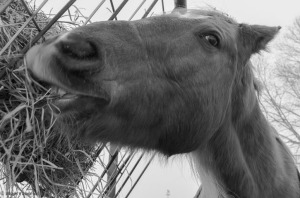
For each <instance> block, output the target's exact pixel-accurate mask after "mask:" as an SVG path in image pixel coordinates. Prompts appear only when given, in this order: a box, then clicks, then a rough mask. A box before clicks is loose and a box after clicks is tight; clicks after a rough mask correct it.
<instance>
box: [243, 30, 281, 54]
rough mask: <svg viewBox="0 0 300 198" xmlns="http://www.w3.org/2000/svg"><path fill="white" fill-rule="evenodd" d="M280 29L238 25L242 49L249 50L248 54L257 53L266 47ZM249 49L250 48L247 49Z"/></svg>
mask: <svg viewBox="0 0 300 198" xmlns="http://www.w3.org/2000/svg"><path fill="white" fill-rule="evenodd" d="M280 29H281V27H280V26H278V27H268V26H261V25H246V24H240V25H239V36H240V40H241V42H242V45H243V47H245V48H246V49H247V50H250V54H253V53H257V52H259V51H260V50H263V49H265V48H266V45H267V44H268V43H269V42H270V41H271V40H272V39H273V38H274V37H275V35H276V34H277V33H278V32H279V30H280ZM249 47H250V48H249Z"/></svg>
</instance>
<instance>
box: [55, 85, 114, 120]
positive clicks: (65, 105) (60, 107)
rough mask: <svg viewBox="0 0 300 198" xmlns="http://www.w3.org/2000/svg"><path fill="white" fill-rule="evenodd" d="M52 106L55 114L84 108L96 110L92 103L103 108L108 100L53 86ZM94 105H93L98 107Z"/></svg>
mask: <svg viewBox="0 0 300 198" xmlns="http://www.w3.org/2000/svg"><path fill="white" fill-rule="evenodd" d="M49 99H50V106H51V107H52V110H53V112H54V113H55V114H57V115H58V114H64V113H67V112H77V111H83V110H91V109H92V110H94V108H91V105H96V106H97V109H98V110H99V107H100V108H101V109H102V108H104V107H105V106H106V105H107V104H108V102H109V101H108V100H106V99H104V98H98V97H94V96H89V95H84V94H80V93H74V92H72V91H69V90H65V89H63V88H60V87H57V86H52V87H51V90H50V98H49ZM96 106H93V107H96Z"/></svg>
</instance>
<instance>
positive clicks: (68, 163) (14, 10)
mask: <svg viewBox="0 0 300 198" xmlns="http://www.w3.org/2000/svg"><path fill="white" fill-rule="evenodd" d="M27 6H28V5H27ZM28 7H29V6H28ZM31 10H32V9H31ZM28 17H29V14H28V13H27V12H26V10H25V9H24V6H23V4H22V3H20V1H15V2H14V3H12V4H11V5H10V6H9V7H8V8H7V9H6V10H5V12H4V13H3V14H2V15H1V16H0V27H1V28H0V32H1V33H0V49H2V48H3V46H4V45H6V43H8V42H10V41H11V40H10V39H11V38H12V36H13V35H14V34H15V33H16V31H18V29H19V28H20V26H21V25H22V24H23V23H24V22H25V21H26V20H27V19H28ZM35 20H36V21H37V23H38V24H39V26H40V27H41V28H43V27H44V26H45V25H46V24H47V22H49V18H48V17H47V16H46V15H45V14H44V13H43V12H40V13H39V14H38V15H37V17H35ZM64 30H65V28H64V26H63V25H62V24H59V23H57V24H55V25H54V26H53V27H52V28H51V29H50V31H48V32H47V36H49V35H50V36H53V35H55V34H58V33H59V32H61V31H64ZM37 33H38V31H37V28H36V27H35V25H34V24H33V23H32V22H30V23H29V25H28V26H27V27H26V28H25V29H24V30H23V31H22V33H21V34H20V35H19V36H18V37H17V38H16V39H15V40H14V41H13V42H12V43H11V45H10V47H9V49H8V50H6V51H5V53H4V54H3V55H2V56H1V58H0V163H2V166H1V168H0V170H1V172H3V175H4V177H5V182H6V186H7V187H6V191H9V192H11V193H13V192H14V191H16V189H17V190H18V192H19V191H20V190H21V191H23V193H24V194H25V195H26V194H28V193H33V194H35V195H38V196H39V197H42V196H46V197H67V196H70V195H71V194H73V193H75V188H76V186H77V185H78V183H79V182H80V181H81V180H82V178H83V177H84V176H85V174H86V173H87V172H88V170H89V169H90V168H91V167H92V166H93V164H94V162H95V159H96V157H97V156H98V155H99V152H100V151H101V148H102V146H101V145H100V146H99V145H97V146H96V145H84V144H83V143H80V142H78V141H77V138H76V137H66V136H64V135H63V134H61V129H60V128H59V126H57V125H54V122H55V117H54V116H53V114H52V113H51V112H52V111H51V106H50V105H49V102H51V99H52V98H53V97H55V96H53V95H52V94H51V92H50V91H49V90H48V89H46V88H45V87H43V86H42V85H40V84H38V83H36V82H33V81H32V80H30V78H28V74H27V70H26V67H25V66H24V63H23V61H22V60H20V61H19V62H18V63H17V64H16V65H11V64H10V63H11V61H12V60H15V59H16V58H19V57H21V56H22V55H21V54H20V51H21V50H22V49H23V48H24V47H25V46H26V45H27V44H28V43H30V41H31V40H32V39H33V38H34V36H35V35H36V34H37ZM29 82H31V83H29ZM0 191H1V189H0Z"/></svg>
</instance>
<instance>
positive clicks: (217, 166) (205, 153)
mask: <svg viewBox="0 0 300 198" xmlns="http://www.w3.org/2000/svg"><path fill="white" fill-rule="evenodd" d="M226 119H227V120H226V121H224V124H223V126H222V127H221V128H220V129H219V130H218V131H217V132H216V133H215V134H214V136H213V137H212V138H211V139H210V141H209V142H208V143H207V144H206V146H205V147H202V148H199V149H198V150H196V151H195V152H194V153H193V155H194V158H195V160H196V164H197V165H196V166H197V168H198V172H199V175H200V178H201V180H202V185H203V191H204V192H203V194H208V195H209V196H208V197H219V196H218V195H219V194H224V195H231V196H233V197H243V198H247V197H263V196H264V195H262V194H261V193H262V192H264V193H266V194H268V189H269V190H270V191H272V190H271V189H272V185H273V184H274V173H275V172H276V171H278V170H275V169H276V166H275V165H274V164H276V163H277V162H276V161H277V157H276V153H277V152H278V149H277V148H276V139H275V134H274V133H273V132H272V128H270V126H269V124H268V122H267V120H266V119H265V117H264V116H263V114H262V113H261V110H260V108H259V105H258V102H257V99H256V100H255V103H254V108H253V109H252V111H251V112H249V113H248V115H246V116H243V119H242V120H239V121H238V122H233V121H232V117H231V116H227V117H226ZM270 193H271V192H270ZM214 194H215V195H214ZM224 197H227V196H224ZM266 197H267V196H266Z"/></svg>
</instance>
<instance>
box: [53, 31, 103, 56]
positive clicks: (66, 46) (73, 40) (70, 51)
mask: <svg viewBox="0 0 300 198" xmlns="http://www.w3.org/2000/svg"><path fill="white" fill-rule="evenodd" d="M58 45H59V48H60V50H61V52H62V53H63V54H65V55H67V56H69V57H72V58H75V59H91V58H95V57H96V56H97V50H96V47H95V46H94V45H93V44H92V43H91V42H90V41H87V40H85V39H84V38H82V37H80V36H78V35H72V34H71V35H68V36H67V38H66V39H63V40H61V41H60V42H59V43H58Z"/></svg>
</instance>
